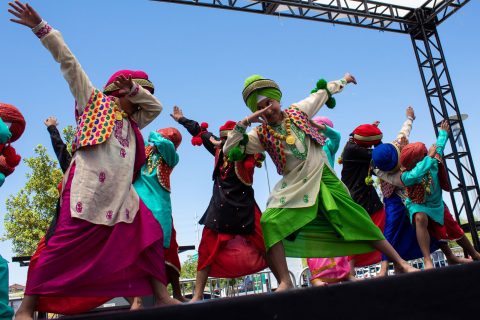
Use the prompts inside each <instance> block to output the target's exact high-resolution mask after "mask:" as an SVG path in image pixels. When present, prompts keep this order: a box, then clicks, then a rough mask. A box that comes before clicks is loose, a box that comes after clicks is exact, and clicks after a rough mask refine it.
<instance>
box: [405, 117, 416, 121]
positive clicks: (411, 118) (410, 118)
mask: <svg viewBox="0 0 480 320" xmlns="http://www.w3.org/2000/svg"><path fill="white" fill-rule="evenodd" d="M415 118H416V117H411V116H407V119H408V120H412V121H413V120H415Z"/></svg>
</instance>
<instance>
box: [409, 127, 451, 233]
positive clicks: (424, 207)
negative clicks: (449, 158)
mask: <svg viewBox="0 0 480 320" xmlns="http://www.w3.org/2000/svg"><path fill="white" fill-rule="evenodd" d="M447 139H448V134H447V132H446V131H445V130H440V132H439V135H438V138H437V153H438V154H439V155H441V156H443V150H444V148H445V143H446V142H447ZM429 173H430V175H431V177H432V183H431V186H430V188H431V192H430V193H427V192H426V193H425V201H424V202H423V203H414V202H412V200H411V199H410V198H407V200H406V201H405V206H406V207H407V209H408V212H409V214H410V222H412V219H413V216H414V215H415V213H417V212H423V213H425V214H426V215H427V216H429V217H430V218H431V219H432V220H433V221H435V222H438V223H439V224H441V225H443V217H444V204H443V198H442V188H441V187H440V181H439V178H438V161H437V160H436V159H435V158H432V157H429V156H426V157H425V158H423V160H422V161H420V162H419V163H417V165H416V166H415V168H413V169H412V170H411V171H406V172H404V173H403V174H402V177H401V179H402V182H403V183H404V184H405V186H407V187H409V186H412V185H415V184H418V183H421V182H422V181H423V180H424V179H428V174H429Z"/></svg>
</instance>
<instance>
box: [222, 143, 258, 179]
mask: <svg viewBox="0 0 480 320" xmlns="http://www.w3.org/2000/svg"><path fill="white" fill-rule="evenodd" d="M220 156H222V157H223V155H222V154H221V148H217V149H216V151H215V167H214V168H215V169H214V171H213V174H214V175H215V173H217V170H220V168H219V167H218V165H219V161H220ZM252 160H253V164H255V157H254V156H253V155H250V154H249V155H247V156H246V158H245V159H244V160H242V161H235V163H234V164H233V166H234V170H235V174H236V175H237V178H238V180H240V181H241V182H242V183H243V184H244V185H246V186H251V185H252V184H253V172H254V170H255V165H253V166H252V167H247V166H245V163H246V162H251V161H252ZM223 162H224V160H223V161H222V164H221V165H223ZM228 165H229V166H232V163H228Z"/></svg>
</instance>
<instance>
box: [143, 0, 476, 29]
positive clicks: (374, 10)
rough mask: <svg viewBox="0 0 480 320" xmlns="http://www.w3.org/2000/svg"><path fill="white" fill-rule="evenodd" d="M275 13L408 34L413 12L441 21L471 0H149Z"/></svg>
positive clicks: (413, 15) (413, 22)
mask: <svg viewBox="0 0 480 320" xmlns="http://www.w3.org/2000/svg"><path fill="white" fill-rule="evenodd" d="M151 1H157V2H170V3H177V4H188V5H195V6H201V7H210V8H219V9H227V10H235V11H244V12H250V13H258V14H266V15H276V16H280V17H288V18H296V19H304V20H311V21H319V22H328V23H333V24H341V25H350V26H355V27H361V28H368V29H376V30H381V31H390V32H397V33H405V34H408V33H409V30H411V29H413V28H415V27H416V26H417V23H418V22H417V20H416V19H415V11H416V10H419V9H420V10H423V11H425V12H427V11H428V12H429V15H428V16H427V19H426V20H425V22H426V23H428V22H430V21H435V23H436V24H440V23H441V22H443V21H444V20H445V19H447V18H448V17H449V16H451V15H452V14H453V13H455V12H456V11H457V10H458V9H460V8H461V7H462V6H464V5H465V4H466V3H468V2H469V1H470V0H430V1H428V2H426V3H425V4H424V5H423V6H422V7H421V8H411V7H406V6H400V5H393V4H388V3H383V2H382V1H370V0H330V1H325V0H323V1H315V0H151Z"/></svg>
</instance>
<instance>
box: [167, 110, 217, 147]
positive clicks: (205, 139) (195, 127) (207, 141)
mask: <svg viewBox="0 0 480 320" xmlns="http://www.w3.org/2000/svg"><path fill="white" fill-rule="evenodd" d="M170 116H171V117H172V118H173V120H175V121H176V122H178V123H179V124H181V125H182V126H183V127H184V128H185V129H187V131H188V132H189V133H190V134H191V135H192V136H194V137H196V136H198V135H199V134H200V138H201V139H202V144H203V146H204V147H205V149H207V151H208V152H210V153H211V154H212V155H215V149H216V145H215V144H214V143H212V141H211V140H212V139H213V140H215V141H219V140H220V139H219V138H217V137H216V136H215V135H214V134H213V133H211V132H210V131H208V130H206V129H203V128H202V127H201V126H200V124H199V123H198V122H197V121H195V120H190V119H188V118H186V117H185V116H184V115H183V111H182V109H180V108H179V107H177V106H174V107H173V113H171V114H170Z"/></svg>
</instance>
